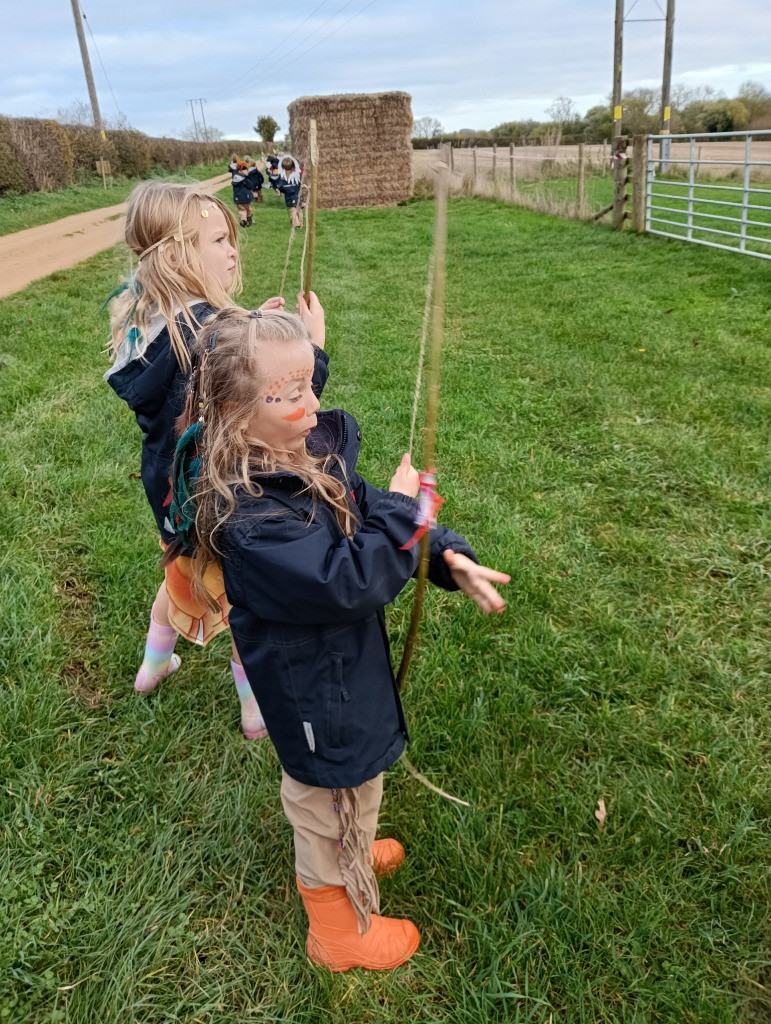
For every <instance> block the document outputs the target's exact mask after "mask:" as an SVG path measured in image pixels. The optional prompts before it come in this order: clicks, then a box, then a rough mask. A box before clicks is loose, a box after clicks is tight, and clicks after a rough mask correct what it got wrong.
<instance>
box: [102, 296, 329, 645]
mask: <svg viewBox="0 0 771 1024" xmlns="http://www.w3.org/2000/svg"><path fill="white" fill-rule="evenodd" d="M190 312H191V314H192V316H193V318H194V320H195V321H197V322H198V323H199V324H203V323H204V321H205V320H206V319H208V318H209V317H210V316H212V315H213V314H214V313H215V312H216V310H215V309H213V308H212V307H211V306H210V305H209V304H208V303H206V302H198V303H193V304H192V305H191V306H190ZM177 324H178V326H179V329H180V332H181V334H182V338H183V340H184V342H185V344H186V345H187V346H188V347H190V345H191V344H192V342H193V340H194V333H193V331H191V329H190V327H189V326H188V325H187V324H186V323H185V322H184V320H182V318H181V316H180V317H178V319H177ZM131 338H133V334H131V333H129V334H128V335H127V337H126V338H125V339H124V341H123V342H122V344H121V346H120V349H119V351H118V355H117V358H116V360H115V362H114V364H113V365H112V367H111V368H110V369H109V370H108V371H107V373H106V374H105V375H104V376H105V380H106V381H107V383H108V384H109V385H110V387H111V388H112V389H113V390H114V391H115V393H116V394H117V395H118V396H119V397H120V398H122V399H123V400H124V402H126V404H127V405H128V407H129V408H130V409H131V411H132V412H133V413H134V415H135V416H136V420H137V423H138V424H139V427H140V429H141V431H142V462H141V478H142V485H143V486H144V489H145V494H146V495H147V500H148V502H149V503H150V508H151V509H152V511H153V515H154V516H155V522H156V525H157V527H158V531H159V533H160V539H161V547H162V548H164V549H165V548H166V547H168V545H169V544H171V543H173V541H174V540H175V535H174V531H173V528H172V524H171V522H170V520H169V505H170V504H171V484H170V478H171V467H172V463H173V461H174V449H175V448H176V444H177V431H176V421H177V418H178V417H179V415H180V414H181V413H182V411H183V409H184V406H185V390H186V387H187V380H188V374H187V371H186V370H183V369H182V368H181V367H180V365H179V363H178V362H177V357H176V355H175V354H174V349H173V348H172V345H171V339H170V337H169V331H168V328H167V327H166V321H165V320H164V319H163V317H160V316H155V317H153V318H152V319H151V320H150V323H149V324H148V328H147V343H146V345H143V346H141V348H140V347H138V346H137V343H136V340H129V339H131ZM314 357H315V358H314V372H313V390H314V392H315V393H316V394H317V395H320V394H321V392H322V391H323V389H324V385H325V383H326V380H327V377H328V376H329V370H328V363H329V357H328V356H327V354H326V352H324V351H323V350H322V349H319V348H316V347H315V346H314ZM164 572H165V576H166V590H167V593H168V597H169V621H170V622H171V624H172V625H173V626H174V628H175V629H176V630H177V632H178V633H179V634H180V635H181V636H184V637H185V638H186V639H188V640H190V641H191V642H192V643H196V644H199V645H200V646H205V645H206V644H207V643H208V642H209V641H210V640H211V639H212V638H213V637H214V636H216V635H217V634H218V633H220V632H222V631H223V630H225V629H227V628H228V614H229V610H230V606H229V604H228V602H227V598H226V596H225V587H224V583H223V581H222V574H221V572H220V570H219V568H218V567H216V566H212V567H211V568H210V570H209V572H208V573H207V578H206V580H205V585H206V588H207V590H208V591H209V593H210V595H211V596H212V597H213V598H214V600H215V601H216V602H217V604H218V606H219V610H218V611H215V610H214V609H212V608H210V607H209V606H208V605H206V604H204V603H202V602H201V601H200V600H199V599H198V598H197V597H196V595H195V592H194V589H193V584H192V565H191V562H190V558H189V557H187V556H186V555H182V556H180V557H178V558H177V559H175V560H174V561H173V562H171V563H170V564H169V565H167V566H166V567H165V570H164Z"/></svg>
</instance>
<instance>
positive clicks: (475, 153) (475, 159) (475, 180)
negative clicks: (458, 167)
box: [474, 146, 477, 188]
mask: <svg viewBox="0 0 771 1024" xmlns="http://www.w3.org/2000/svg"><path fill="white" fill-rule="evenodd" d="M476 184H477V148H476V146H474V187H475V188H476Z"/></svg>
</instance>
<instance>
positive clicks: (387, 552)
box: [221, 410, 476, 788]
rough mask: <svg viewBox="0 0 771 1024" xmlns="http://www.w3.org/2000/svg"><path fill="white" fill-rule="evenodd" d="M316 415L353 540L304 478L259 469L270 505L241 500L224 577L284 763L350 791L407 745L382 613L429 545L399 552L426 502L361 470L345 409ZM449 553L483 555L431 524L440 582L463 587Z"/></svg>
mask: <svg viewBox="0 0 771 1024" xmlns="http://www.w3.org/2000/svg"><path fill="white" fill-rule="evenodd" d="M318 421H319V422H318V426H317V427H316V429H315V430H314V431H312V433H311V434H310V436H309V438H308V447H309V449H311V450H312V451H313V452H314V453H315V454H326V453H329V452H332V453H335V454H337V455H339V457H340V462H339V463H338V462H337V461H336V460H334V461H333V463H332V465H331V466H330V471H331V472H334V473H335V475H337V476H338V477H340V478H341V479H342V478H344V479H345V480H346V487H347V488H349V489H350V495H351V507H352V509H353V510H354V512H355V513H356V515H357V517H358V519H359V523H358V526H357V529H356V532H355V534H354V536H353V537H351V538H348V537H346V536H345V534H344V533H343V531H342V529H341V528H340V526H339V525H338V523H337V520H336V518H335V516H334V514H333V512H332V510H331V508H329V507H328V506H326V505H323V504H319V505H318V506H317V508H316V510H315V512H314V510H313V509H312V503H311V499H310V498H309V497H308V495H307V494H303V493H301V491H302V488H303V486H304V485H303V483H302V481H301V480H300V479H299V478H298V477H296V476H295V475H294V474H291V473H274V474H268V475H265V474H261V475H259V476H258V477H255V480H256V481H257V482H259V484H260V486H261V487H262V488H263V489H264V493H263V495H262V497H260V498H253V497H251V496H249V495H246V494H244V493H243V492H240V493H239V492H238V491H237V492H236V500H237V508H236V512H235V513H234V514H233V515H232V516H231V518H230V519H229V520H228V521H227V524H226V526H225V527H224V529H223V534H224V535H223V537H222V538H221V540H222V551H223V559H222V570H223V575H224V578H225V590H226V592H227V596H228V600H229V601H230V603H231V604H232V606H233V607H232V610H231V612H230V628H231V630H232V633H233V637H234V639H235V642H236V647H237V649H238V653H239V654H240V656H241V660H242V661H243V664H244V668H245V670H246V674H247V677H248V679H249V682H250V684H251V687H252V690H253V691H254V694H255V696H256V698H257V701H258V703H259V705H260V710H261V711H262V713H263V716H264V718H265V722H266V724H267V726H268V731H269V733H270V738H271V739H272V741H273V743H274V745H275V747H276V751H277V752H278V756H279V758H280V760H281V763H282V765H283V766H284V769H285V770H286V772H287V773H288V774H289V775H290V776H291V777H292V778H294V779H297V780H298V781H299V782H302V783H305V784H306V785H309V786H320V787H326V788H343V787H354V786H359V785H361V784H362V783H363V782H366V781H367V780H368V779H372V778H374V777H375V776H376V775H378V774H379V773H380V772H382V771H383V770H384V769H386V768H388V767H389V765H391V764H393V762H394V761H396V760H397V758H398V757H399V755H400V754H401V752H402V750H403V749H404V744H405V741H406V739H407V728H406V725H405V721H404V715H403V713H402V706H401V701H400V699H399V694H398V691H397V689H396V682H395V679H394V675H393V671H392V668H391V660H390V652H389V644H388V636H387V633H386V626H385V618H384V614H383V609H384V606H385V605H386V604H388V603H389V602H390V601H393V600H394V598H395V597H396V596H397V595H398V594H399V593H400V592H401V591H402V590H403V588H404V587H405V585H406V583H407V581H408V580H409V579H410V577H411V576H412V575H413V574H414V573H415V571H416V568H417V562H418V546H417V545H416V546H415V547H413V548H412V549H411V550H409V551H403V550H401V546H402V545H403V544H404V543H405V542H406V541H407V540H409V539H410V537H412V535H413V534H414V532H415V512H416V509H417V502H416V501H415V500H414V499H413V498H408V497H407V496H406V495H403V494H397V493H394V492H392V491H383V490H380V489H378V488H377V487H373V486H372V484H369V483H367V481H366V480H365V479H364V478H363V477H361V476H360V475H359V474H358V473H357V472H356V460H357V456H358V452H359V442H360V439H361V434H360V432H359V429H358V427H357V425H356V421H355V420H354V419H353V417H351V416H349V415H348V413H345V412H342V411H340V410H334V411H332V412H324V413H319V417H318ZM335 467H336V468H335ZM343 474H344V477H343ZM448 548H450V549H452V550H454V551H461V552H463V553H464V554H466V555H468V556H469V557H471V558H475V556H474V553H473V551H472V550H471V548H470V547H469V545H468V544H467V542H466V541H465V540H464V539H463V538H462V537H460V536H459V535H458V534H456V533H453V532H452V531H451V530H448V529H446V528H444V527H437V528H436V529H434V530H432V532H431V563H430V572H429V577H430V579H431V581H432V582H433V583H436V584H438V585H439V586H441V587H444V588H445V589H446V590H456V589H457V587H456V585H455V583H454V582H453V580H452V577H451V575H450V572H449V570H448V568H447V566H446V564H445V562H444V560H443V558H442V557H441V554H442V552H443V551H444V550H446V549H448ZM475 560H476V559H475Z"/></svg>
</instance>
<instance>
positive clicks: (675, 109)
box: [412, 81, 771, 148]
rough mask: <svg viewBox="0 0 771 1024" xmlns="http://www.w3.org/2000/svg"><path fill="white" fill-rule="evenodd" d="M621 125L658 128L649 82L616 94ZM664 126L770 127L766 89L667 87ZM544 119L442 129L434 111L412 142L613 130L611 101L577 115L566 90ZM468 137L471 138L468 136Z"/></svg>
mask: <svg viewBox="0 0 771 1024" xmlns="http://www.w3.org/2000/svg"><path fill="white" fill-rule="evenodd" d="M621 102H622V114H623V118H622V122H621V130H622V132H623V133H624V134H625V135H649V134H656V133H658V132H660V131H661V128H662V123H661V92H660V90H659V89H653V88H645V87H642V88H637V89H629V90H627V91H626V92H625V93H623V96H622V101H621ZM671 108H672V115H671V121H670V131H671V132H672V133H673V134H684V133H692V132H735V131H745V130H747V129H756V130H759V129H762V128H771V92H769V91H768V89H766V87H765V86H764V85H762V84H761V83H759V82H752V81H747V82H744V83H743V85H742V86H741V87H740V88H739V91H738V93H737V95H736V96H734V97H727V96H723V95H721V94H720V93H718V92H717V90H715V89H714V88H713V87H712V86H710V85H702V86H696V87H695V88H689V87H687V86H684V85H677V86H675V87H674V88H673V89H672V97H671ZM546 114H547V115H548V120H545V121H536V120H534V119H525V120H521V121H504V122H503V123H501V124H499V125H496V126H495V127H494V128H490V129H488V130H485V131H476V130H473V129H463V130H462V131H460V132H453V133H447V132H445V131H444V129H443V127H442V125H441V122H440V121H438V120H437V119H436V118H434V117H420V118H417V119H416V120H415V121H414V122H413V130H412V135H413V146H415V147H416V148H424V147H426V146H431V145H436V143H437V142H441V141H445V142H456V141H457V142H460V143H461V144H462V145H480V146H484V145H490V144H492V143H497V144H499V145H501V144H504V145H508V144H509V143H511V142H513V143H514V144H515V145H517V146H528V145H531V146H532V145H556V144H558V143H560V142H561V143H563V144H573V145H574V144H575V143H578V142H590V143H600V142H604V141H605V140H606V139H610V138H611V137H612V135H613V107H612V105H611V102H610V100H609V101H608V102H607V103H602V104H599V105H597V106H594V107H590V108H589V110H587V111H586V113H585V114H584V115H583V116H581V114H580V113H579V111H578V109H577V107H576V105H575V103H574V102H573V100H572V99H570V97H568V96H558V97H557V98H556V99H555V100H554V102H553V103H552V104H551V105H550V107H549V108H548V110H547V111H546ZM472 140H473V141H472Z"/></svg>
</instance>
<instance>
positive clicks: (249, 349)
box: [172, 309, 509, 971]
mask: <svg viewBox="0 0 771 1024" xmlns="http://www.w3.org/2000/svg"><path fill="white" fill-rule="evenodd" d="M193 364H194V365H193V372H192V376H191V390H190V393H189V396H188V400H187V405H186V409H185V413H184V415H183V417H182V418H181V419H180V428H186V429H185V430H184V433H182V436H181V438H180V441H179V444H178V445H177V453H176V457H175V462H174V477H173V479H174V497H173V501H172V510H173V514H174V520H175V523H176V526H177V532H178V536H179V539H180V542H181V544H182V545H183V546H187V545H189V544H190V543H193V544H195V555H194V558H193V580H194V587H195V589H196V592H197V593H199V594H200V596H201V597H202V599H205V598H206V592H207V588H206V583H205V580H206V573H207V572H209V571H211V568H212V566H214V565H217V564H220V565H221V566H222V571H223V576H224V582H225V590H226V593H227V597H228V600H229V601H230V603H231V606H232V607H231V612H230V623H231V628H232V631H233V639H234V641H235V644H236V647H237V649H238V651H239V653H240V655H241V658H242V661H243V665H244V669H245V671H246V675H247V678H248V680H249V683H250V684H251V687H252V689H253V691H254V693H255V696H256V697H257V699H258V700H259V703H260V707H261V708H262V712H263V714H264V716H265V721H266V722H267V726H268V729H269V732H270V736H271V739H272V740H273V743H274V746H275V748H276V751H277V753H278V756H279V759H280V761H281V764H282V767H283V773H282V783H281V797H282V801H283V805H284V810H285V812H286V815H287V818H288V819H289V821H290V823H291V824H292V826H293V829H294V843H295V863H296V874H297V887H298V889H299V892H300V895H301V897H302V900H303V903H304V905H305V909H306V912H307V915H308V921H309V929H308V937H307V944H306V948H307V952H308V955H309V957H310V958H311V959H312V960H313V961H314V962H315V963H318V964H321V965H323V966H325V967H327V968H329V969H330V970H332V971H346V970H348V969H350V968H352V967H365V968H368V969H371V970H386V969H389V968H392V967H396V966H398V965H399V964H401V963H404V961H405V960H407V959H408V958H409V957H411V956H412V954H413V953H414V952H415V950H416V949H417V946H418V943H419V941H420V936H419V934H418V931H417V928H416V927H415V926H414V925H413V924H412V922H410V921H407V920H399V919H394V918H386V917H381V916H379V913H378V909H379V892H378V885H377V881H376V877H375V875H376V874H387V873H390V871H392V870H394V869H395V868H396V867H398V865H399V864H400V863H401V861H402V860H403V859H404V850H403V848H402V847H401V845H400V844H399V843H398V842H396V841H395V840H392V839H384V840H378V841H375V831H376V828H377V817H378V809H379V806H380V801H381V796H382V784H383V772H384V771H385V769H386V768H388V767H389V766H390V765H391V764H393V763H394V761H396V760H397V758H398V757H399V756H400V754H401V753H402V750H403V749H404V746H405V742H406V739H407V729H406V725H405V722H404V716H403V714H402V708H401V703H400V700H399V694H398V692H397V688H396V683H395V680H394V676H393V672H392V669H391V664H390V659H389V649H388V639H387V634H386V628H385V619H384V615H383V609H384V605H386V604H387V603H388V602H389V601H392V600H394V598H395V597H396V596H397V595H398V594H399V592H400V591H401V590H402V589H403V588H404V586H405V585H406V584H407V582H408V580H409V579H410V577H411V576H412V575H413V574H414V572H415V570H416V567H417V561H418V547H417V546H410V545H409V542H410V540H411V538H412V536H413V534H414V532H415V515H416V511H417V501H416V500H415V499H416V495H417V493H418V474H417V472H416V471H415V470H414V469H413V468H412V466H411V465H410V459H409V456H408V455H405V456H404V457H403V459H402V461H401V463H400V465H399V467H398V468H397V470H396V472H395V473H394V476H393V478H392V480H391V484H390V488H389V490H387V491H383V490H379V489H378V488H376V487H374V486H372V484H370V483H368V482H367V481H366V480H365V479H364V478H363V477H361V476H360V475H359V473H358V472H357V470H356V459H357V455H358V450H359V443H360V439H361V433H360V431H359V428H358V426H357V424H356V421H355V420H354V419H353V417H351V416H350V415H349V414H348V413H345V412H343V411H341V410H334V411H331V412H319V411H318V410H319V400H318V398H317V396H316V394H315V392H314V389H313V372H314V355H313V347H312V345H311V343H310V338H309V334H308V331H307V329H306V327H305V325H304V324H303V322H302V320H300V318H299V317H296V316H293V315H291V314H288V313H284V312H273V313H270V312H267V313H265V314H264V315H263V314H262V312H261V311H260V310H255V311H253V312H252V313H248V312H246V311H245V310H237V309H228V310H223V311H222V312H221V313H219V314H217V316H215V317H214V318H213V319H211V320H210V321H208V322H207V324H206V325H205V327H204V329H203V331H202V332H201V334H200V336H199V338H198V340H197V341H196V344H195V348H194V352H193ZM430 550H431V561H430V572H429V575H430V579H431V580H432V582H434V583H435V584H438V585H439V586H441V587H444V588H445V589H447V590H455V589H458V588H460V589H461V590H463V591H464V592H465V593H466V594H468V595H470V596H471V597H472V598H473V599H474V600H475V601H476V602H477V603H478V604H479V606H480V607H481V608H482V610H483V611H485V612H490V611H495V612H501V611H503V609H504V607H505V604H504V602H503V600H502V599H501V598H500V596H499V594H498V593H497V591H496V590H495V588H494V587H493V583H498V584H501V583H507V582H508V581H509V577H508V576H506V575H505V574H503V573H499V572H496V571H495V570H492V569H488V568H485V567H484V566H481V565H479V564H477V561H476V558H475V556H474V553H473V551H472V550H471V548H470V547H469V545H468V544H467V542H466V541H465V540H464V539H463V538H462V537H460V536H459V535H458V534H456V533H453V532H452V531H451V530H448V529H446V528H444V527H436V528H435V529H433V530H432V532H431V548H430Z"/></svg>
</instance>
